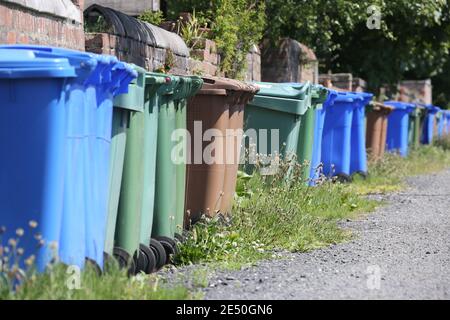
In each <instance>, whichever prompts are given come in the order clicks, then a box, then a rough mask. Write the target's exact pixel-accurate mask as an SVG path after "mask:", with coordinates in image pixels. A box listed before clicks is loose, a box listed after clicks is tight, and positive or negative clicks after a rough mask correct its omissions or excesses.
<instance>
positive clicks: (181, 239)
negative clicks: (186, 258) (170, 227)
mask: <svg viewBox="0 0 450 320" xmlns="http://www.w3.org/2000/svg"><path fill="white" fill-rule="evenodd" d="M175 239H176V240H177V241H178V242H184V240H186V235H184V234H179V233H175Z"/></svg>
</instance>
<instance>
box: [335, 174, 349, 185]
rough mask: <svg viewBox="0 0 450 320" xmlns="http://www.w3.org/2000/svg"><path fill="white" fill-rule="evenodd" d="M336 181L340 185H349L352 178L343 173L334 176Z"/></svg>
mask: <svg viewBox="0 0 450 320" xmlns="http://www.w3.org/2000/svg"><path fill="white" fill-rule="evenodd" d="M336 181H338V182H341V183H349V182H352V177H351V176H349V175H348V174H345V173H339V174H337V175H336Z"/></svg>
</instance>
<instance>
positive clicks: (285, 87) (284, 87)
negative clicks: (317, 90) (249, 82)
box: [253, 82, 311, 100]
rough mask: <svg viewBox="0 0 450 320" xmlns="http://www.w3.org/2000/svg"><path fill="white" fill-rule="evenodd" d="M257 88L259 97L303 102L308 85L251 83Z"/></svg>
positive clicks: (307, 83)
mask: <svg viewBox="0 0 450 320" xmlns="http://www.w3.org/2000/svg"><path fill="white" fill-rule="evenodd" d="M253 83H255V84H256V85H258V87H259V92H258V93H257V94H258V95H259V96H270V97H277V98H287V99H298V100H303V99H305V98H306V95H307V94H308V93H309V92H308V89H310V86H311V85H310V83H309V82H305V83H273V82H253Z"/></svg>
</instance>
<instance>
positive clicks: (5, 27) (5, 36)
mask: <svg viewBox="0 0 450 320" xmlns="http://www.w3.org/2000/svg"><path fill="white" fill-rule="evenodd" d="M73 2H74V3H75V4H76V5H78V6H80V8H82V6H83V3H84V0H73ZM80 14H81V11H80ZM0 43H3V44H4V43H6V44H39V45H47V46H57V47H65V48H70V49H78V50H83V51H84V31H83V25H82V24H81V23H78V22H73V21H68V20H66V19H64V18H60V17H55V16H51V15H47V14H42V13H38V12H36V11H33V10H28V9H26V8H23V7H19V6H15V5H9V4H5V3H0Z"/></svg>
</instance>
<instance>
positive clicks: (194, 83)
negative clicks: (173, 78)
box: [173, 76, 203, 100]
mask: <svg viewBox="0 0 450 320" xmlns="http://www.w3.org/2000/svg"><path fill="white" fill-rule="evenodd" d="M178 77H179V78H180V82H179V83H178V86H177V87H176V88H175V92H174V96H173V99H176V100H181V99H186V98H189V97H191V96H193V95H195V94H196V93H197V92H198V91H199V90H200V88H201V87H202V84H203V80H202V78H200V77H199V76H178Z"/></svg>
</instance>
